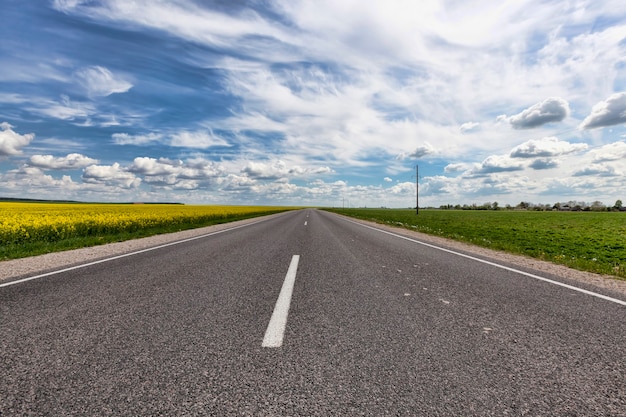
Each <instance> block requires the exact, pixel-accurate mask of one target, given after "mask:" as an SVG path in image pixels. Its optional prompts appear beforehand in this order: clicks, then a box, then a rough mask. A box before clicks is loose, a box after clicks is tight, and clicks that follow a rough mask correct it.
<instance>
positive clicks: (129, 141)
mask: <svg viewBox="0 0 626 417" xmlns="http://www.w3.org/2000/svg"><path fill="white" fill-rule="evenodd" d="M111 138H113V141H114V142H115V144H116V145H146V144H148V143H152V142H159V141H161V139H162V138H163V135H161V134H160V133H148V134H146V135H130V134H128V133H113V134H112V135H111Z"/></svg>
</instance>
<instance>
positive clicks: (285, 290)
mask: <svg viewBox="0 0 626 417" xmlns="http://www.w3.org/2000/svg"><path fill="white" fill-rule="evenodd" d="M299 261H300V255H293V257H292V258H291V263H290V264H289V270H287V276H285V281H284V282H283V287H282V288H281V290H280V294H278V300H276V305H275V306H274V312H273V313H272V318H271V319H270V322H269V324H268V325H267V330H265V336H264V337H263V344H262V346H263V347H268V348H277V347H281V346H282V345H283V336H284V334H285V327H286V326H287V316H288V315H289V305H290V304H291V294H292V293H293V286H294V283H295V282H296V271H297V270H298V262H299Z"/></svg>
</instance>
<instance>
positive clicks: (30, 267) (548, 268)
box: [0, 213, 626, 295]
mask: <svg viewBox="0 0 626 417" xmlns="http://www.w3.org/2000/svg"><path fill="white" fill-rule="evenodd" d="M279 215H280V213H279V214H274V215H272V216H279ZM260 219H261V218H253V219H247V220H240V221H236V222H232V223H224V224H219V225H214V226H208V227H202V228H198V229H192V230H185V231H182V232H177V233H169V234H163V235H157V236H151V237H146V238H141V239H135V240H128V241H125V242H117V243H109V244H106V245H101V246H94V247H89V248H82V249H76V250H71V251H64V252H55V253H48V254H45V255H39V256H32V257H29V258H22V259H15V260H10V261H2V262H0V281H2V280H6V279H9V278H16V277H22V276H28V275H35V274H39V273H44V272H47V271H52V270H55V269H61V268H67V267H70V266H73V265H78V264H83V263H88V262H93V261H96V260H99V259H104V258H107V257H112V256H117V255H123V254H126V253H130V252H134V251H139V250H142V249H147V248H151V247H155V246H160V245H163V244H167V243H171V242H176V241H178V240H184V239H188V238H192V237H196V236H201V235H204V234H208V233H214V232H218V231H220V230H225V229H229V228H232V227H235V226H240V225H245V224H250V223H254V222H258V221H259V220H260ZM350 220H353V221H357V222H359V223H363V224H368V225H371V226H374V227H377V228H379V229H383V230H387V231H392V232H394V233H397V234H399V235H403V236H407V237H410V238H413V239H416V240H420V241H423V242H426V243H431V244H433V245H438V246H442V247H445V248H449V249H453V250H458V251H461V252H464V253H468V254H472V255H476V256H479V257H483V258H489V259H493V260H495V261H499V262H503V263H507V264H509V265H514V266H517V267H520V268H528V269H533V270H535V271H538V272H544V273H546V274H550V275H553V276H557V277H560V278H563V279H566V280H570V281H575V282H580V283H582V284H585V285H587V286H591V287H597V288H601V289H605V290H610V291H614V292H616V293H619V294H623V295H626V281H622V280H618V279H615V278H614V277H611V276H609V275H600V274H594V273H590V272H583V271H578V270H575V269H571V268H568V267H565V266H562V265H556V264H553V263H550V262H546V261H541V260H538V259H533V258H530V257H526V256H520V255H512V254H509V253H505V252H500V251H495V250H491V249H487V248H481V247H478V246H474V245H470V244H467V243H463V242H457V241H454V240H451V239H446V238H442V237H437V236H432V235H427V234H424V233H420V232H415V231H412V230H407V229H403V228H398V227H392V226H386V225H381V224H377V223H373V222H368V221H364V220H357V219H353V218H350Z"/></svg>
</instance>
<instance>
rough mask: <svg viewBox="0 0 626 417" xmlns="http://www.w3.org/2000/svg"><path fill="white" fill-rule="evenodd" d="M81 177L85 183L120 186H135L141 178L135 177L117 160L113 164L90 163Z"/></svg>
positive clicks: (137, 185) (139, 182)
mask: <svg viewBox="0 0 626 417" xmlns="http://www.w3.org/2000/svg"><path fill="white" fill-rule="evenodd" d="M82 178H83V181H84V182H86V183H91V184H104V185H108V186H115V187H121V188H137V187H139V185H140V184H141V178H137V177H136V176H135V174H133V173H132V172H129V171H127V170H126V169H124V168H122V167H121V166H120V164H118V163H117V162H116V163H114V164H113V165H90V166H88V167H86V168H85V169H84V171H83V176H82Z"/></svg>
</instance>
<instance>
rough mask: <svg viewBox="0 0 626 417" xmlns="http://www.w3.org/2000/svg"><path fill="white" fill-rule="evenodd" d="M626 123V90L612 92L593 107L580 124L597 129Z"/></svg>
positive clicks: (584, 127) (585, 127)
mask: <svg viewBox="0 0 626 417" xmlns="http://www.w3.org/2000/svg"><path fill="white" fill-rule="evenodd" d="M623 123H626V92H623V93H615V94H612V95H611V96H610V97H609V98H607V99H606V100H604V101H601V102H599V103H597V104H596V105H595V106H593V108H592V109H591V114H589V116H587V117H586V118H585V120H583V122H582V123H581V124H580V128H581V129H595V128H598V127H605V126H613V125H618V124H623Z"/></svg>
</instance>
